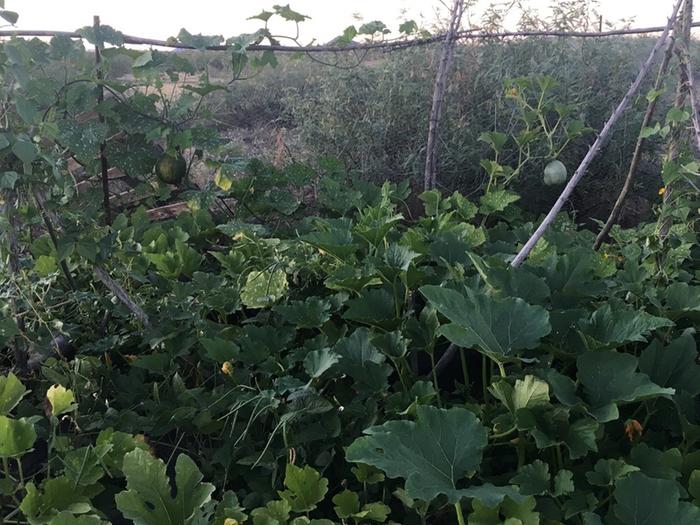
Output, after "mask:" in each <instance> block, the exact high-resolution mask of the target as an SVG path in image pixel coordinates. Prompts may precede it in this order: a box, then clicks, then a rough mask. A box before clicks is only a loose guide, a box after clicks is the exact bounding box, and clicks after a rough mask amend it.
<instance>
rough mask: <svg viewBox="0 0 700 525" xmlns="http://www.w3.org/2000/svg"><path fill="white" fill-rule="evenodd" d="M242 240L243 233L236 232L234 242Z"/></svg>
mask: <svg viewBox="0 0 700 525" xmlns="http://www.w3.org/2000/svg"><path fill="white" fill-rule="evenodd" d="M241 239H243V232H238V233H237V234H236V235H234V236H233V240H234V241H240V240H241Z"/></svg>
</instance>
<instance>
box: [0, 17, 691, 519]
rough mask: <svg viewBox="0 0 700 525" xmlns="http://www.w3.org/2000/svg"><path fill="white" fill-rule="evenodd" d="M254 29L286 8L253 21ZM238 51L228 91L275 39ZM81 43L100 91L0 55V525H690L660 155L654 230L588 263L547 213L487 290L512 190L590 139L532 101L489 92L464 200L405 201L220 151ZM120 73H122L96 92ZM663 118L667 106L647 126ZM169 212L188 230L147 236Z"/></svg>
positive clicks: (115, 41)
mask: <svg viewBox="0 0 700 525" xmlns="http://www.w3.org/2000/svg"><path fill="white" fill-rule="evenodd" d="M2 13H3V11H0V16H5V15H3V14H2ZM5 13H7V12H5ZM6 16H10V17H11V15H6ZM272 16H279V17H282V18H285V19H287V20H288V21H290V22H292V23H298V22H299V21H300V20H299V18H300V17H302V16H303V15H300V14H299V13H296V12H294V11H292V10H290V9H289V8H288V7H285V6H276V7H275V12H274V13H273V12H267V11H265V12H263V13H261V15H259V18H260V19H261V21H263V22H265V24H266V23H267V20H268V19H269V18H270V17H272ZM302 19H303V18H302ZM266 27H267V26H265V27H264V28H263V29H261V31H260V32H258V33H257V34H255V35H243V36H241V37H237V38H234V39H230V40H229V44H231V45H232V46H233V47H232V49H231V51H230V52H228V53H227V54H226V57H227V59H228V60H230V63H231V67H232V70H233V71H234V77H233V78H232V79H230V80H232V81H235V80H236V79H237V78H239V77H240V76H241V75H247V74H250V73H251V71H252V72H253V73H252V74H254V72H255V71H258V70H259V68H262V67H266V66H270V65H273V64H274V63H275V61H276V58H275V55H274V54H270V53H267V52H266V53H262V54H258V55H254V54H251V53H246V52H245V49H244V48H245V45H246V44H247V43H249V42H254V41H258V40H261V39H262V40H265V39H267V40H265V41H274V40H275V37H273V36H272V35H270V34H269V32H266ZM373 30H374V31H373ZM363 31H364V32H365V33H369V34H373V33H374V32H377V33H380V34H381V32H382V29H381V27H380V26H372V27H364V29H363V28H359V32H360V33H362V32H363ZM81 32H82V34H83V35H84V37H85V39H86V41H87V42H89V43H90V44H92V45H96V46H97V47H98V48H100V50H101V56H102V58H103V63H102V65H101V68H104V70H102V69H101V68H95V66H94V63H92V62H90V61H86V60H85V57H86V53H85V50H84V48H83V44H82V43H81V42H78V41H74V40H71V39H68V38H63V37H56V38H54V39H52V40H51V42H49V43H46V42H42V41H39V40H36V39H35V40H21V39H11V40H8V41H6V42H4V43H3V46H2V53H1V54H0V69H1V70H2V76H3V80H4V82H3V85H2V87H1V88H0V91H1V92H2V97H1V98H2V100H3V101H5V102H4V108H3V109H4V111H3V115H2V119H3V126H4V127H3V131H2V134H0V157H1V161H2V170H0V189H1V190H2V205H3V212H4V213H3V217H2V220H1V221H2V222H0V228H1V230H0V231H1V232H2V243H1V245H0V247H1V250H2V262H1V263H0V264H1V266H0V284H1V287H0V297H2V301H3V304H2V309H1V310H0V346H1V347H2V348H3V352H2V364H3V372H2V374H0V458H2V473H0V515H1V516H3V519H6V521H7V522H11V523H29V524H31V525H34V524H73V523H76V524H95V525H98V524H101V523H135V524H138V525H142V524H145V525H181V524H193V525H194V524H197V525H200V524H201V525H204V524H216V525H236V524H241V523H252V524H253V525H282V524H285V525H286V524H289V525H302V524H316V525H332V524H333V523H357V524H367V523H401V524H405V525H410V524H426V523H430V524H441V523H454V522H455V521H457V522H458V523H460V524H464V523H470V524H473V525H481V524H488V525H491V524H493V525H497V524H501V523H505V524H508V525H518V524H520V525H535V524H540V523H541V524H557V523H564V524H568V523H576V524H585V525H595V524H601V523H606V524H607V523H610V524H615V525H637V524H642V523H645V524H659V525H661V524H668V523H674V524H679V525H691V524H695V523H698V522H699V521H700V452H699V451H698V447H697V445H698V442H699V440H700V406H699V404H700V364H698V352H697V347H696V340H697V334H696V330H695V328H694V326H695V324H696V323H697V321H698V316H699V315H700V266H698V261H699V260H700V252H699V247H698V238H697V218H698V206H699V203H698V199H697V194H696V193H695V191H694V189H693V187H692V186H688V185H685V184H683V180H686V179H687V178H689V177H696V176H697V175H696V174H697V172H698V166H697V164H696V163H694V162H693V161H692V160H691V159H690V158H689V153H688V151H686V150H687V148H686V149H685V150H684V151H683V152H682V154H681V155H680V156H679V157H678V158H677V159H674V162H667V163H666V164H665V165H664V170H663V180H664V184H666V185H668V186H669V187H671V186H672V187H673V188H674V190H673V192H672V196H670V197H668V198H667V199H666V202H665V204H664V205H663V206H662V205H659V206H658V210H657V211H658V216H659V220H660V221H661V223H662V224H664V225H668V226H669V227H668V232H667V233H666V227H664V228H663V230H664V235H661V236H660V235H659V227H658V226H657V223H656V222H654V223H643V224H640V225H639V226H637V227H635V228H630V229H622V228H615V229H614V230H613V233H612V236H611V238H610V240H609V243H608V244H606V245H605V246H604V249H603V250H602V251H600V252H597V251H593V250H592V249H591V246H592V244H593V240H594V233H592V232H591V231H589V230H586V229H581V228H579V226H578V225H577V223H576V221H575V220H574V219H573V218H572V217H571V216H562V217H560V218H559V220H558V221H557V222H556V224H555V226H554V227H553V228H552V229H551V230H550V231H549V232H548V233H547V235H546V236H545V238H544V239H543V240H542V241H540V243H539V244H538V245H537V247H536V249H535V250H534V252H533V253H532V254H531V256H530V258H529V259H528V260H527V262H526V264H524V265H523V266H522V267H518V268H511V267H509V266H508V263H509V261H510V260H512V258H513V256H514V254H515V253H516V252H517V250H518V249H519V248H520V247H521V246H522V244H523V243H524V242H525V241H526V240H527V239H528V237H529V235H530V234H531V232H532V230H533V227H534V221H535V217H533V216H532V215H531V214H530V212H529V211H528V209H527V208H521V207H520V206H519V205H520V204H521V198H520V196H519V195H518V193H516V192H515V191H514V187H515V186H516V183H517V182H518V181H519V180H522V174H523V173H525V172H526V171H527V170H532V172H533V173H535V172H536V173H537V179H536V180H533V181H531V184H536V185H539V186H538V187H544V182H543V181H542V177H543V173H542V171H543V168H544V166H545V165H546V164H547V163H550V162H552V161H553V160H554V159H557V158H560V157H562V158H565V156H566V155H567V154H570V155H571V154H572V153H571V148H572V147H574V148H575V147H576V144H577V143H579V144H580V143H582V141H585V140H587V138H588V137H590V134H591V131H592V130H591V129H590V128H589V127H588V126H587V122H586V121H585V119H582V118H581V115H580V114H579V113H578V112H577V111H575V109H576V108H572V107H571V106H569V105H565V104H563V103H558V102H557V98H556V90H557V89H558V88H559V86H561V83H560V82H557V81H556V80H555V79H554V78H552V77H551V76H548V75H530V76H527V77H522V76H515V77H514V78H513V79H511V80H510V81H508V82H507V83H506V84H505V86H502V88H503V97H504V98H507V100H508V101H509V103H510V104H512V108H513V115H514V116H513V118H512V119H510V120H509V125H508V126H504V128H503V129H495V130H494V129H490V128H486V129H480V130H479V133H478V136H477V138H476V139H478V140H479V142H480V144H483V146H484V152H483V155H482V157H481V158H480V159H479V160H480V162H479V164H480V166H481V169H482V170H483V171H482V176H483V184H481V185H480V186H479V187H478V188H477V189H476V190H475V192H474V196H472V197H470V198H467V197H465V196H463V195H462V194H460V193H453V194H449V193H446V194H442V193H441V192H439V191H436V190H434V191H430V192H425V193H422V194H420V195H418V196H416V195H415V194H414V193H412V192H411V189H410V185H409V183H408V181H403V182H401V183H399V184H396V183H391V182H386V183H383V184H380V185H375V184H373V183H370V182H367V178H366V177H364V175H365V174H363V173H357V172H354V171H352V170H348V169H346V167H345V165H344V164H343V163H342V162H340V161H338V160H336V159H334V158H332V157H319V158H318V159H316V160H315V161H314V162H312V163H289V164H287V165H286V166H282V167H275V166H273V165H270V164H267V163H265V162H262V161H260V160H255V159H245V158H239V157H235V156H233V155H231V154H230V150H229V149H228V144H227V143H226V141H225V140H223V139H222V137H221V136H220V135H219V134H218V133H217V130H216V129H215V128H214V127H212V126H211V122H212V119H213V118H214V116H213V115H212V114H210V113H208V112H207V111H206V110H204V111H203V112H201V111H200V112H198V110H201V109H202V108H206V107H207V105H206V103H204V100H205V98H206V97H208V96H209V95H211V94H213V93H218V92H223V91H224V90H226V89H227V87H226V86H225V85H223V84H221V83H214V82H212V81H211V78H210V77H209V76H208V75H207V74H206V72H205V73H204V74H202V72H201V71H199V70H197V68H196V67H195V66H194V65H193V63H192V61H190V60H188V59H186V58H184V57H183V56H182V55H180V54H177V53H164V52H158V51H155V50H151V51H145V52H144V51H133V50H128V49H125V48H124V47H123V46H122V45H121V43H122V42H121V40H122V37H121V34H120V33H118V32H117V31H115V30H113V29H112V28H109V27H108V26H103V27H101V28H99V29H96V28H84V29H83V30H81ZM356 32H357V31H356ZM353 36H354V35H353ZM178 38H179V40H180V42H182V43H186V44H190V45H193V46H195V47H200V48H203V47H205V46H206V45H208V44H211V43H218V42H219V41H220V39H218V38H217V37H205V36H202V35H191V34H189V33H187V32H186V31H184V30H183V32H181V33H180V35H179V37H178ZM107 44H111V45H107ZM124 56H129V57H130V59H131V60H133V67H132V70H131V73H132V77H131V78H129V79H125V78H120V79H114V78H112V77H110V75H109V68H110V65H111V64H112V63H118V64H121V63H123V60H122V58H123V57H124ZM118 57H121V58H118ZM120 67H121V66H120ZM103 74H104V77H103ZM105 78H106V80H104V79H105ZM176 88H177V89H176ZM100 89H104V91H105V92H106V95H105V99H104V101H102V100H101V97H100V94H99V90H100ZM649 96H650V97H654V96H660V93H650V94H649ZM689 118H690V113H689V112H688V111H687V109H686V108H671V110H670V111H668V114H666V115H663V116H662V118H661V119H660V122H659V124H658V126H655V127H654V128H650V129H649V130H647V133H648V134H649V135H650V136H651V135H657V136H658V137H659V138H661V139H663V138H665V137H666V136H667V135H668V134H669V133H670V132H671V131H672V130H675V129H682V128H683V127H684V126H685V125H686V123H687V122H688V119H689ZM473 131H474V130H470V133H471V132H473ZM476 139H475V140H476ZM681 146H682V144H681ZM101 153H104V158H106V159H108V160H109V163H110V165H111V166H116V167H118V168H119V169H120V170H121V171H122V172H123V173H125V174H126V175H128V176H129V177H130V178H131V179H133V180H135V181H136V182H137V183H138V184H136V187H135V188H134V190H133V193H135V194H137V195H140V196H141V200H140V203H141V205H140V206H138V207H130V206H128V205H127V204H123V203H122V204H120V201H119V200H118V199H112V201H111V205H112V209H111V210H110V214H109V215H111V216H108V214H107V213H106V210H105V208H104V207H103V206H104V205H103V200H102V195H101V188H100V185H99V182H98V179H99V174H100V173H101V169H102V166H101V155H100V154H101ZM163 158H169V159H171V160H173V159H174V160H177V169H178V172H180V171H182V168H183V165H182V163H181V162H180V159H181V158H182V159H184V161H185V163H186V166H184V169H185V174H184V176H183V180H179V179H180V177H176V178H177V179H178V181H179V182H178V184H177V185H174V184H167V182H174V181H175V179H172V180H170V179H169V180H165V181H164V180H162V179H163V177H162V175H163V173H164V172H162V171H158V169H156V168H155V167H156V166H157V165H158V164H159V162H160V163H162V162H163V160H162V159H163ZM69 160H70V161H71V163H74V162H77V163H80V164H82V166H83V171H84V173H85V176H86V179H85V180H83V181H76V180H74V171H73V170H72V169H71V170H69V169H68V168H69ZM161 166H163V164H161ZM193 166H196V167H199V168H200V169H201V170H203V171H205V172H206V173H207V174H209V175H210V177H209V180H207V181H206V184H205V185H203V186H197V185H195V184H193V181H192V169H193ZM568 167H569V169H571V166H568ZM156 171H158V173H159V174H160V175H161V177H160V179H159V178H158V177H157V176H156ZM691 181H692V179H691ZM553 182H554V183H560V182H562V181H558V182H557V181H553ZM81 184H82V186H81ZM79 187H80V189H78V188H79ZM85 187H87V190H86V189H85ZM175 198H176V199H179V200H181V201H184V202H186V203H187V211H186V212H185V213H182V214H180V215H179V216H177V217H175V218H171V219H168V220H164V221H157V220H154V219H153V218H152V217H151V215H149V211H148V207H151V206H154V205H156V204H158V203H162V202H169V201H170V200H171V199H175ZM416 202H417V203H419V206H416V205H415V203H416ZM659 203H660V199H659ZM110 219H111V220H110ZM104 274H107V275H109V276H111V278H112V279H113V280H114V282H115V283H118V286H110V285H108V284H107V283H108V282H109V281H106V280H105V279H104V278H101V279H98V278H96V277H95V276H96V275H97V276H100V275H104ZM135 314H137V315H135ZM25 360H26V363H25V362H24V361H25Z"/></svg>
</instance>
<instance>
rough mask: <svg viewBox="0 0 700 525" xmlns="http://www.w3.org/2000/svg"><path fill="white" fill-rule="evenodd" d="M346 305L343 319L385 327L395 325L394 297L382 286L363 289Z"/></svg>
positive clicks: (388, 327)
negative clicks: (359, 294) (358, 295)
mask: <svg viewBox="0 0 700 525" xmlns="http://www.w3.org/2000/svg"><path fill="white" fill-rule="evenodd" d="M347 306H348V309H347V310H346V311H345V313H344V314H343V319H348V320H350V321H355V322H358V323H362V324H367V325H371V326H379V327H382V328H385V329H391V328H394V327H395V326H396V319H397V312H396V305H395V303H394V297H393V296H392V295H391V294H390V293H389V292H388V291H387V290H386V289H384V288H369V289H365V290H363V291H362V295H361V296H360V297H358V298H356V299H350V300H349V301H348V302H347Z"/></svg>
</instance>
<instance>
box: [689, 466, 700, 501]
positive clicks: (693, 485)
mask: <svg viewBox="0 0 700 525" xmlns="http://www.w3.org/2000/svg"><path fill="white" fill-rule="evenodd" d="M688 492H689V493H690V495H691V496H693V499H694V500H695V501H696V502H698V501H700V470H698V469H695V470H693V472H691V473H690V478H688Z"/></svg>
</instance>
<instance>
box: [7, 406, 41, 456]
mask: <svg viewBox="0 0 700 525" xmlns="http://www.w3.org/2000/svg"><path fill="white" fill-rule="evenodd" d="M35 441H36V432H35V430H34V425H33V424H32V423H30V422H29V421H27V420H26V419H24V418H22V419H10V418H9V417H7V416H0V457H1V458H10V457H14V456H19V455H20V454H23V453H25V452H27V451H28V450H29V449H30V448H32V446H33V445H34V442H35Z"/></svg>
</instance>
